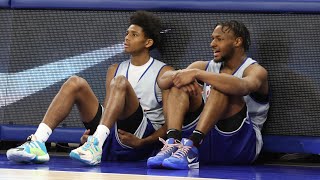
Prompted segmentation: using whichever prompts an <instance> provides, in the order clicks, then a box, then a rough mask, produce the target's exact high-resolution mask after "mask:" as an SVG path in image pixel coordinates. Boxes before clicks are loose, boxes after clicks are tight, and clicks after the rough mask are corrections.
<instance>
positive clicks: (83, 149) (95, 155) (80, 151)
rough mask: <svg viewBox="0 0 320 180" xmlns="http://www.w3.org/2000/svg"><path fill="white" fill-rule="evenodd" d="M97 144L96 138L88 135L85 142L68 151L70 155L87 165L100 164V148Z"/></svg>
mask: <svg viewBox="0 0 320 180" xmlns="http://www.w3.org/2000/svg"><path fill="white" fill-rule="evenodd" d="M98 144H99V142H98V139H97V138H95V137H93V136H89V137H88V140H87V142H86V143H84V144H83V145H82V146H80V147H78V148H77V149H74V150H72V151H71V152H70V157H71V158H72V159H74V160H77V161H80V162H82V163H85V164H88V165H97V164H100V162H101V156H102V149H101V148H100V147H99V146H98Z"/></svg>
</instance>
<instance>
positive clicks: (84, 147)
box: [83, 138, 94, 151]
mask: <svg viewBox="0 0 320 180" xmlns="http://www.w3.org/2000/svg"><path fill="white" fill-rule="evenodd" d="M93 142H94V138H91V139H90V141H87V142H85V143H84V145H83V150H84V151H86V150H88V149H90V147H91V146H92V145H93Z"/></svg>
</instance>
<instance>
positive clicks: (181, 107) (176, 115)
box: [167, 87, 202, 140]
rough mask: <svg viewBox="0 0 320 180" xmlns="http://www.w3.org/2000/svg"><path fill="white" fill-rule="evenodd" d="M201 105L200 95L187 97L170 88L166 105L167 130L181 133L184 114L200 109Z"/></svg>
mask: <svg viewBox="0 0 320 180" xmlns="http://www.w3.org/2000/svg"><path fill="white" fill-rule="evenodd" d="M201 104H202V97H201V95H198V96H189V94H187V93H186V92H184V91H182V90H180V89H178V88H176V87H172V88H171V89H170V92H169V96H168V105H167V106H168V107H167V126H168V130H170V129H176V130H178V131H181V129H182V125H183V122H184V120H185V116H186V114H187V113H188V112H195V111H197V110H198V109H199V108H200V107H201ZM180 139H181V138H180ZM180 139H179V140H180Z"/></svg>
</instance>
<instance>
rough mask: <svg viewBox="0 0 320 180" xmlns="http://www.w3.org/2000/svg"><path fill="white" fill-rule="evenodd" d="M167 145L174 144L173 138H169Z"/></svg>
mask: <svg viewBox="0 0 320 180" xmlns="http://www.w3.org/2000/svg"><path fill="white" fill-rule="evenodd" d="M166 142H167V143H168V144H174V138H169V139H167V140H166Z"/></svg>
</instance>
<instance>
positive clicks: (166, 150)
mask: <svg viewBox="0 0 320 180" xmlns="http://www.w3.org/2000/svg"><path fill="white" fill-rule="evenodd" d="M159 140H160V141H161V142H162V143H163V144H164V146H163V148H162V149H161V150H160V152H159V153H158V154H157V155H156V156H153V157H150V158H149V159H148V161H147V166H148V168H161V167H162V162H163V160H164V159H166V158H168V157H170V156H171V155H172V154H173V153H174V152H175V151H176V150H177V149H178V144H177V143H176V142H175V140H174V139H173V138H169V139H167V140H166V141H164V140H163V139H162V138H159Z"/></svg>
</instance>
